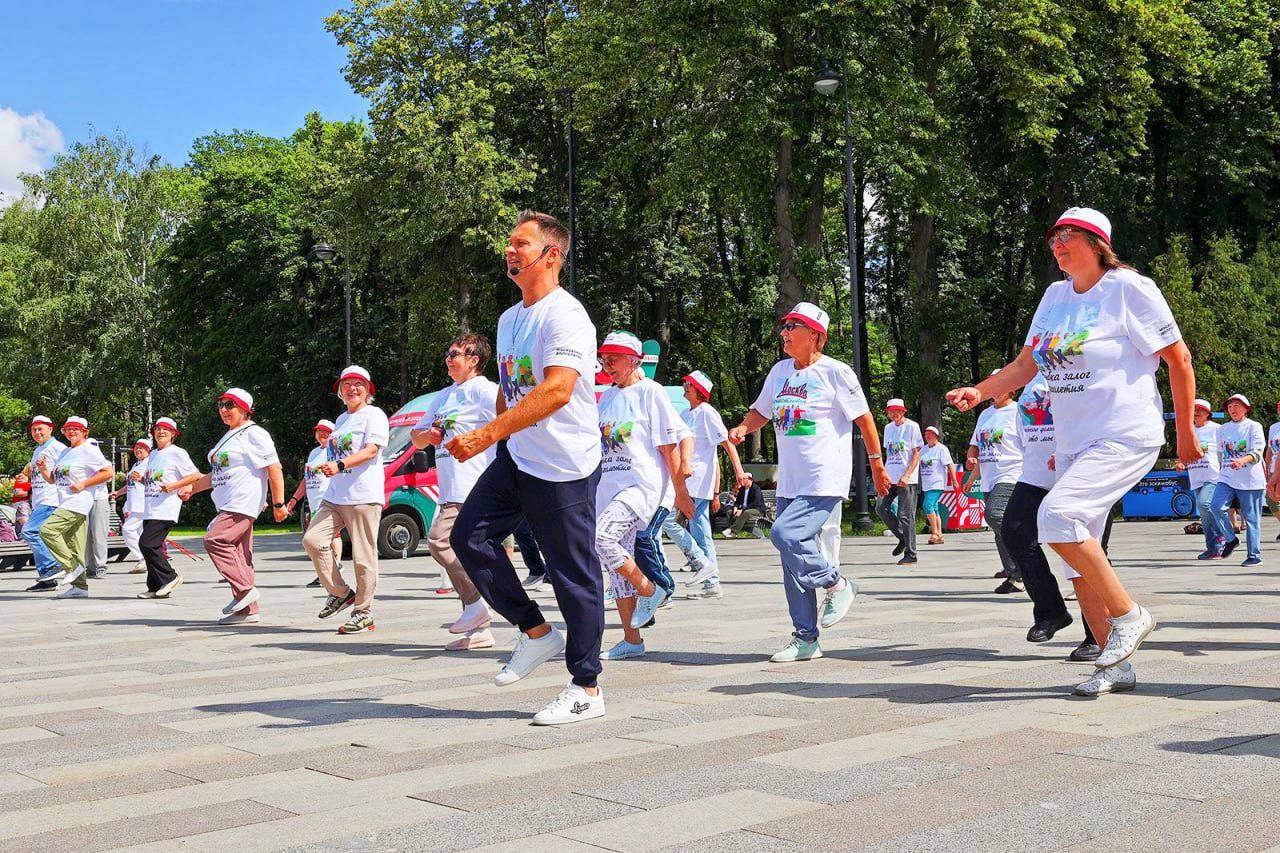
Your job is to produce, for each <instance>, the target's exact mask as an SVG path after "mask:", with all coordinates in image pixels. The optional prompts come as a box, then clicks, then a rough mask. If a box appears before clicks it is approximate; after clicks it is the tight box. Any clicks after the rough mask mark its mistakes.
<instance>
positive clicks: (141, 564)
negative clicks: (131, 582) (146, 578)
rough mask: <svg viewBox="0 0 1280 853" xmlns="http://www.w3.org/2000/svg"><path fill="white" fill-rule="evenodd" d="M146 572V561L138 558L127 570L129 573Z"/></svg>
mask: <svg viewBox="0 0 1280 853" xmlns="http://www.w3.org/2000/svg"><path fill="white" fill-rule="evenodd" d="M146 573H147V561H146V560H139V561H138V562H136V563H134V564H133V568H132V569H130V570H129V574H131V575H145V574H146Z"/></svg>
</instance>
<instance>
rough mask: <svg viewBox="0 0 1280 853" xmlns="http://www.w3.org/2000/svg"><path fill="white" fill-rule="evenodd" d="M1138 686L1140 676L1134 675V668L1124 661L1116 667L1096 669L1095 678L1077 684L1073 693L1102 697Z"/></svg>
mask: <svg viewBox="0 0 1280 853" xmlns="http://www.w3.org/2000/svg"><path fill="white" fill-rule="evenodd" d="M1137 684H1138V676H1137V674H1136V673H1134V671H1133V666H1132V665H1131V664H1130V663H1129V662H1128V661H1123V662H1121V663H1118V664H1116V665H1115V666H1107V667H1103V668H1102V669H1095V670H1094V671H1093V677H1091V678H1090V679H1089V680H1088V681H1086V682H1084V683H1082V684H1077V685H1076V687H1075V690H1074V691H1073V692H1074V693H1075V694H1076V695H1077V696H1101V695H1103V694H1104V693H1119V692H1121V691H1122V690H1132V689H1133V688H1134V687H1136V686H1137Z"/></svg>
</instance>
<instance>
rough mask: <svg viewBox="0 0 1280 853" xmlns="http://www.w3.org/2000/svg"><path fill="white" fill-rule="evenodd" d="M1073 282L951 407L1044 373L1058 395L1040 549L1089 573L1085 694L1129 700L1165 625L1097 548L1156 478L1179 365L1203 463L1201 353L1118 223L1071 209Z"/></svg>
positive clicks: (1061, 260) (1059, 251)
mask: <svg viewBox="0 0 1280 853" xmlns="http://www.w3.org/2000/svg"><path fill="white" fill-rule="evenodd" d="M1047 240H1048V242H1049V246H1050V249H1051V250H1052V252H1053V256H1054V259H1055V260H1056V261H1057V263H1058V266H1059V267H1060V268H1061V269H1062V271H1063V272H1065V273H1066V274H1067V278H1066V279H1064V280H1063V281H1059V282H1056V283H1055V284H1051V285H1049V287H1048V289H1047V290H1046V291H1045V293H1044V295H1043V297H1041V300H1040V305H1039V307H1038V308H1037V309H1036V313H1035V316H1034V317H1033V319H1032V321H1031V330H1030V332H1029V333H1028V334H1027V339H1026V345H1025V346H1023V348H1022V351H1021V352H1020V353H1019V355H1018V358H1017V359H1016V360H1015V361H1013V362H1011V363H1010V364H1009V365H1008V366H1006V367H1005V368H1004V369H1002V370H1001V371H1000V372H999V373H997V374H996V375H994V376H990V377H988V378H987V379H985V380H983V381H982V382H981V383H979V384H978V385H977V387H966V388H957V389H955V390H953V391H951V392H949V393H948V394H947V399H948V401H950V402H951V403H952V404H953V405H955V406H956V408H958V409H959V410H960V411H968V410H969V409H972V408H974V407H975V406H977V405H978V404H979V403H981V402H982V401H983V400H987V399H991V398H993V397H997V396H1000V395H1001V394H1007V393H1010V392H1011V391H1013V390H1014V389H1016V388H1020V387H1022V386H1024V385H1026V384H1027V383H1028V382H1030V381H1031V380H1032V379H1033V378H1034V376H1035V374H1036V372H1037V371H1039V372H1040V373H1042V374H1043V375H1044V377H1045V379H1046V380H1047V381H1048V384H1049V393H1050V394H1051V395H1052V397H1053V420H1054V438H1055V441H1056V452H1055V455H1054V467H1055V470H1056V481H1055V483H1054V485H1053V487H1052V488H1051V489H1050V490H1049V494H1048V495H1047V496H1046V497H1045V499H1044V502H1043V503H1042V504H1041V505H1040V510H1039V513H1038V516H1037V527H1038V532H1039V538H1040V541H1041V542H1043V543H1045V544H1047V545H1049V546H1050V547H1051V548H1053V550H1054V551H1056V552H1057V553H1058V555H1059V556H1060V557H1062V559H1063V560H1064V561H1066V563H1067V565H1068V566H1069V567H1070V570H1069V571H1068V576H1070V575H1072V574H1075V573H1079V575H1080V576H1081V577H1080V578H1079V579H1077V580H1076V583H1075V585H1076V594H1077V597H1078V598H1079V599H1080V606H1081V608H1082V609H1083V610H1084V613H1085V618H1086V619H1087V620H1088V621H1089V623H1090V625H1091V626H1092V628H1093V632H1094V635H1095V636H1096V637H1097V638H1098V641H1099V642H1100V643H1104V647H1103V649H1102V654H1101V655H1099V657H1098V659H1097V660H1096V661H1095V662H1094V664H1095V667H1096V671H1095V673H1094V676H1093V677H1092V678H1090V679H1089V680H1088V681H1086V682H1084V683H1083V684H1080V685H1078V686H1077V687H1076V692H1077V693H1081V694H1083V695H1098V694H1100V693H1110V692H1112V691H1115V690H1131V689H1133V687H1134V685H1135V684H1136V681H1137V679H1136V677H1135V675H1134V673H1133V670H1132V667H1131V666H1130V665H1129V662H1128V660H1129V658H1130V657H1131V656H1132V655H1133V653H1134V652H1135V651H1137V649H1138V647H1139V646H1140V645H1141V644H1142V641H1143V640H1144V639H1146V637H1147V635H1148V634H1150V633H1151V631H1152V629H1153V628H1154V627H1155V619H1154V618H1153V617H1152V616H1151V614H1150V613H1149V612H1148V611H1147V610H1146V609H1145V608H1143V607H1141V606H1139V605H1138V604H1136V603H1134V601H1133V599H1132V598H1130V597H1129V594H1128V592H1126V591H1125V588H1124V585H1123V584H1121V583H1120V579H1119V578H1118V577H1117V576H1116V573H1115V570H1114V569H1113V568H1112V567H1111V563H1110V562H1109V561H1108V560H1107V556H1106V553H1105V552H1104V551H1103V549H1102V546H1101V543H1100V542H1099V538H1100V536H1101V535H1102V532H1103V529H1104V527H1105V525H1106V519H1107V514H1108V512H1109V511H1110V509H1111V506H1112V504H1114V503H1115V502H1116V500H1117V499H1118V498H1120V497H1121V496H1123V495H1124V494H1125V493H1126V492H1127V491H1128V490H1129V489H1130V488H1132V487H1133V485H1134V484H1135V483H1136V482H1137V481H1138V480H1140V479H1141V478H1142V477H1143V476H1144V475H1146V474H1147V472H1148V471H1150V470H1151V466H1152V463H1154V462H1155V460H1156V458H1157V457H1158V456H1159V453H1160V448H1161V446H1162V445H1163V444H1164V416H1163V408H1162V404H1161V401H1160V392H1159V389H1158V387H1157V385H1156V376H1155V374H1156V369H1157V368H1158V367H1159V366H1160V362H1161V361H1162V360H1163V361H1164V362H1165V364H1167V365H1168V367H1169V383H1170V385H1171V387H1172V391H1173V404H1174V413H1175V423H1176V426H1177V435H1178V458H1179V460H1180V461H1181V462H1182V463H1183V464H1188V465H1189V464H1191V463H1193V462H1195V461H1196V460H1198V459H1199V458H1200V456H1201V451H1200V444H1199V442H1198V441H1197V440H1196V435H1195V428H1194V427H1193V425H1192V403H1193V400H1194V398H1195V373H1194V371H1193V370H1192V367H1191V352H1190V350H1188V349H1187V345H1186V343H1185V342H1184V341H1183V340H1182V333H1181V332H1180V331H1179V329H1178V324H1177V322H1176V321H1175V320H1174V317H1173V312H1171V311H1170V310H1169V305H1168V303H1167V302H1166V301H1165V298H1164V295H1163V294H1161V292H1160V289H1159V288H1158V287H1156V284H1155V282H1153V281H1152V280H1151V279H1149V278H1145V277H1143V276H1142V275H1139V274H1138V273H1137V272H1136V271H1135V270H1134V269H1133V268H1132V267H1128V266H1126V265H1125V264H1123V263H1121V262H1120V260H1119V259H1118V258H1117V257H1116V254H1115V251H1114V250H1113V249H1112V248H1111V223H1110V221H1109V220H1108V219H1107V218H1106V217H1105V216H1103V215H1102V214H1101V213H1099V212H1098V211H1096V210H1091V209H1089V208H1079V207H1073V208H1071V209H1070V210H1068V211H1067V212H1066V213H1064V214H1063V215H1062V216H1061V217H1059V218H1058V220H1057V222H1055V223H1054V225H1053V227H1052V228H1050V229H1049V233H1048V235H1047Z"/></svg>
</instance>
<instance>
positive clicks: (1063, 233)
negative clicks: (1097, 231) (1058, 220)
mask: <svg viewBox="0 0 1280 853" xmlns="http://www.w3.org/2000/svg"><path fill="white" fill-rule="evenodd" d="M1083 233H1084V232H1083V231H1081V230H1080V229H1079V228H1072V227H1071V226H1070V225H1064V226H1063V227H1061V228H1059V229H1058V230H1057V231H1054V232H1053V233H1052V234H1050V235H1049V247H1050V248H1052V247H1054V246H1057V245H1062V244H1065V243H1066V242H1067V241H1068V240H1070V239H1071V238H1072V237H1074V236H1075V235H1077V234H1083Z"/></svg>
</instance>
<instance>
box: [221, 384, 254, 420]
mask: <svg viewBox="0 0 1280 853" xmlns="http://www.w3.org/2000/svg"><path fill="white" fill-rule="evenodd" d="M218 400H220V401H221V400H230V401H231V402H233V403H235V404H236V405H237V406H239V407H240V408H241V409H243V410H244V413H245V414H246V415H252V414H253V395H252V394H250V393H249V392H248V391H246V390H244V389H243V388H228V389H227V390H225V391H223V392H222V394H221V395H219V397H218Z"/></svg>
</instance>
